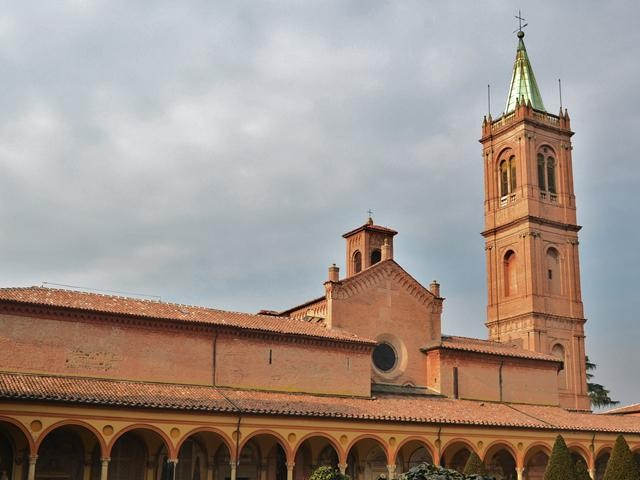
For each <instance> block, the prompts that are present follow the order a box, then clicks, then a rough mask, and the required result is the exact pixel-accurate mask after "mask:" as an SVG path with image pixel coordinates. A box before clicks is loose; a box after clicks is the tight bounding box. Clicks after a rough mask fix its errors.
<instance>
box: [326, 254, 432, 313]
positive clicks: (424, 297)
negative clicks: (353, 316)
mask: <svg viewBox="0 0 640 480" xmlns="http://www.w3.org/2000/svg"><path fill="white" fill-rule="evenodd" d="M385 280H392V281H394V282H396V283H397V284H399V285H400V286H401V287H402V288H403V289H404V290H405V291H406V292H408V293H409V294H410V295H411V296H413V297H414V298H415V299H416V300H418V302H420V303H421V304H422V305H424V306H426V307H432V306H434V304H435V303H438V304H441V301H436V300H441V299H437V298H436V297H435V295H434V294H433V293H431V292H430V291H429V290H428V289H427V288H425V287H423V286H422V285H421V284H420V283H419V282H418V281H417V280H416V279H414V278H413V277H412V276H411V275H409V274H408V273H407V272H406V271H404V270H403V269H402V267H400V266H399V265H398V264H397V263H396V262H394V261H393V260H387V261H385V262H381V263H378V264H376V265H374V266H372V267H369V268H368V269H366V270H364V271H362V272H361V273H359V274H358V275H356V276H353V277H351V278H348V279H346V280H344V281H343V282H341V283H336V284H334V285H333V289H332V290H331V292H330V294H331V296H332V298H335V299H337V300H346V299H348V298H351V297H353V296H355V295H358V294H360V293H362V292H364V291H365V290H368V289H370V288H372V287H376V286H378V285H380V284H381V283H382V282H383V281H385Z"/></svg>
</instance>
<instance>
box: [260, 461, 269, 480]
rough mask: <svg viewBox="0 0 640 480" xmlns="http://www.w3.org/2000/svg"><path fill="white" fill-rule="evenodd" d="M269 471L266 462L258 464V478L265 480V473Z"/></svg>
mask: <svg viewBox="0 0 640 480" xmlns="http://www.w3.org/2000/svg"><path fill="white" fill-rule="evenodd" d="M268 472H269V465H268V464H267V463H261V464H260V477H259V478H260V480H267V473H268Z"/></svg>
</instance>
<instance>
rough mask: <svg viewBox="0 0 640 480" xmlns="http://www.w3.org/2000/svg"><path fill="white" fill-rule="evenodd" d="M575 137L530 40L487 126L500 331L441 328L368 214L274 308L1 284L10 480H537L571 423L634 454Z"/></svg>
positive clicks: (490, 288) (491, 263)
mask: <svg viewBox="0 0 640 480" xmlns="http://www.w3.org/2000/svg"><path fill="white" fill-rule="evenodd" d="M572 135H573V132H572V130H571V122H570V118H569V114H568V112H567V110H564V111H562V110H561V111H560V112H559V114H558V115H555V114H551V113H549V112H547V111H546V109H545V106H544V104H543V101H542V97H541V95H540V91H539V89H538V86H537V84H536V80H535V76H534V73H533V69H532V66H531V63H530V60H529V58H528V55H527V51H526V49H525V44H524V33H523V32H522V31H519V32H518V43H517V51H516V59H515V63H514V67H513V74H512V80H511V86H510V89H509V92H508V95H507V101H506V108H505V111H504V113H503V115H502V116H501V117H500V118H498V119H495V120H494V119H493V118H491V116H490V115H489V116H488V117H486V118H484V120H483V121H482V131H481V140H480V142H481V144H482V161H483V164H484V219H485V223H484V231H483V232H482V236H483V237H484V241H485V252H486V275H487V293H488V303H487V313H486V326H487V329H488V339H486V340H485V339H475V338H466V337H460V336H451V335H446V334H445V333H443V325H442V313H443V309H444V308H445V300H444V298H443V297H442V296H441V293H440V285H439V284H438V283H437V282H436V281H433V282H431V283H430V284H428V285H425V284H423V283H421V281H419V280H418V279H415V278H414V277H412V276H411V274H410V273H409V272H407V271H406V270H405V269H404V268H403V267H402V266H401V265H400V264H398V263H397V262H396V261H395V260H394V237H395V236H396V235H397V234H398V232H396V231H395V230H393V229H391V228H389V227H386V226H381V225H377V224H376V223H375V222H374V221H373V219H372V218H371V217H369V218H368V219H367V220H366V221H365V223H364V224H363V225H360V226H358V227H356V228H353V229H351V230H350V231H348V232H347V233H345V234H344V235H343V237H344V239H345V268H344V270H343V271H342V272H341V271H340V268H339V267H338V266H336V265H331V266H330V267H329V268H328V272H327V277H326V281H325V282H324V284H323V285H318V296H317V297H316V298H313V299H310V300H307V301H305V302H303V303H301V304H299V305H296V306H292V307H289V308H287V309H285V310H282V311H261V312H259V313H257V314H253V313H239V312H230V311H223V310H217V309H213V308H206V307H199V306H188V305H181V304H173V303H165V302H160V301H151V300H143V299H138V298H126V297H118V296H109V295H102V294H96V293H87V292H84V291H77V290H62V289H54V288H44V287H26V288H12V287H7V288H0V479H2V480H4V479H7V480H8V479H11V480H53V479H64V480H107V479H108V480H167V479H171V480H174V479H175V480H304V479H306V478H308V477H309V475H310V473H311V472H312V471H313V469H315V468H316V467H317V466H320V465H332V466H334V467H336V468H338V469H340V471H342V472H346V473H347V474H348V475H350V476H351V478H352V479H353V480H378V479H381V478H384V479H386V480H394V479H395V478H397V476H398V475H399V474H401V473H402V472H405V471H407V470H408V469H409V468H411V467H412V466H414V465H417V464H419V463H421V462H429V463H433V464H437V465H443V466H446V467H448V468H453V469H456V470H461V469H462V468H463V467H464V465H465V463H466V460H467V459H468V457H469V455H470V454H471V453H472V452H475V453H477V454H478V455H479V456H480V458H481V459H482V460H483V461H484V463H485V465H486V466H487V468H488V469H489V471H490V473H491V474H492V475H494V476H495V477H496V478H497V479H512V480H514V479H517V480H523V479H527V480H537V479H542V477H543V473H544V469H545V467H546V464H547V462H548V459H549V455H550V451H551V447H552V445H553V441H554V439H555V437H556V435H558V434H562V435H563V437H564V438H565V440H566V442H567V444H568V446H569V448H570V450H571V452H572V455H573V456H574V457H575V458H576V459H578V458H581V459H583V460H584V461H585V462H586V464H587V466H588V468H589V472H590V474H591V476H592V478H594V479H601V478H602V476H603V474H604V469H605V468H606V463H607V460H608V457H609V453H610V451H611V449H612V446H613V443H614V441H615V438H616V437H617V435H619V434H623V435H624V436H625V438H626V440H627V442H628V443H629V445H630V447H631V449H632V451H633V452H634V455H635V458H636V460H637V461H638V462H640V408H638V406H637V405H636V406H631V407H626V408H620V409H617V410H615V411H612V412H610V413H608V414H594V413H592V412H591V411H590V403H589V396H588V391H587V380H586V371H585V354H586V352H585V341H584V340H585V316H584V311H583V304H582V296H581V290H580V268H579V242H578V232H579V231H580V226H579V225H578V224H577V219H576V202H575V195H574V185H573V169H572V146H571V137H572ZM478 317H480V315H478ZM444 327H445V331H446V325H444Z"/></svg>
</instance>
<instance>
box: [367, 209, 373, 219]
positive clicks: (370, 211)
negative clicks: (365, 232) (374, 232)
mask: <svg viewBox="0 0 640 480" xmlns="http://www.w3.org/2000/svg"><path fill="white" fill-rule="evenodd" d="M367 213H368V214H369V218H371V215H373V210H371V209H369V210H367Z"/></svg>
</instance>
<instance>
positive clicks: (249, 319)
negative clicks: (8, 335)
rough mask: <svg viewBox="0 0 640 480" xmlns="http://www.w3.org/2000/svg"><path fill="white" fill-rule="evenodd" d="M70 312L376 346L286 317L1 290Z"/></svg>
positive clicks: (14, 298)
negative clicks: (174, 322) (168, 321)
mask: <svg viewBox="0 0 640 480" xmlns="http://www.w3.org/2000/svg"><path fill="white" fill-rule="evenodd" d="M3 300H4V301H9V302H18V303H23V304H32V305H42V306H50V307H60V308H69V309H73V310H84V311H91V312H99V313H109V314H115V315H124V316H134V317H146V318H154V319H162V320H170V321H178V322H187V323H193V324H202V325H219V326H226V327H234V328H241V329H247V330H255V331H262V332H269V333H278V334H286V335H302V336H306V337H316V338H322V339H330V340H336V341H342V342H351V343H364V344H374V343H375V342H374V341H372V340H369V339H365V338H362V337H359V336H357V335H355V334H352V333H349V332H345V331H343V330H341V331H336V330H331V329H327V328H325V327H324V326H322V325H317V324H313V323H309V322H303V321H300V320H295V319H291V318H287V317H274V316H272V315H255V314H250V313H239V312H228V311H224V310H215V309H212V308H205V307H195V306H189V305H180V304H176V303H167V302H161V301H154V300H143V299H138V298H128V297H117V296H112V295H102V294H97V293H87V292H78V291H73V290H61V289H54V288H44V287H26V288H0V301H3Z"/></svg>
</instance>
